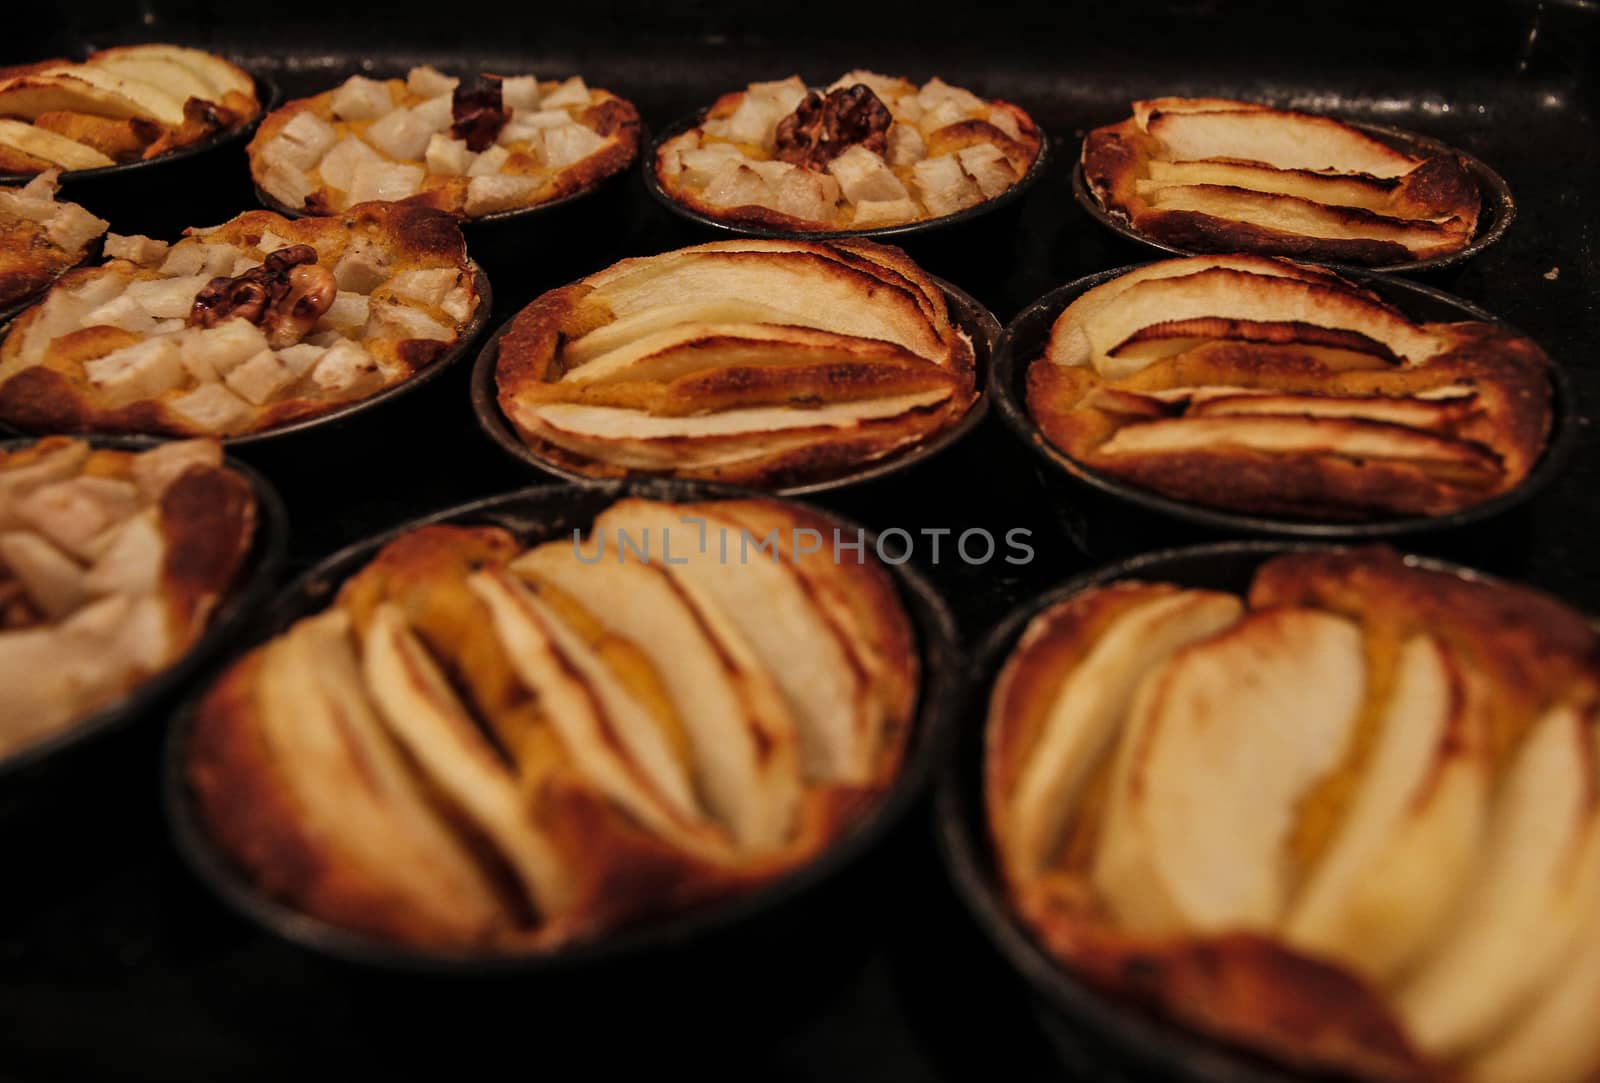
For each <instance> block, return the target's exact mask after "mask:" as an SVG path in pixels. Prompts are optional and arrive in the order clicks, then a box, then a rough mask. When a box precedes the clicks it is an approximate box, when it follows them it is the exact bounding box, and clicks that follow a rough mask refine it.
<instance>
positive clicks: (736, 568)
mask: <svg viewBox="0 0 1600 1083" xmlns="http://www.w3.org/2000/svg"><path fill="white" fill-rule="evenodd" d="M833 529H834V527H833V524H832V523H831V522H830V521H828V520H825V519H821V518H819V517H816V516H813V515H811V514H810V513H808V512H806V511H804V510H802V509H800V508H797V507H794V506H791V505H787V504H782V503H778V502H775V501H766V500H739V501H719V502H714V503H697V504H666V503H657V502H653V501H646V500H638V499H624V500H621V501H619V502H617V503H615V504H613V505H611V507H610V508H608V509H607V510H606V511H604V512H603V513H601V515H600V516H599V517H598V518H597V519H596V520H595V521H594V524H593V527H592V529H591V531H590V532H589V536H588V538H587V539H586V540H584V541H582V542H581V543H580V541H579V540H578V538H577V537H576V536H574V537H572V538H565V537H563V538H561V539H559V540H556V541H551V542H547V543H545V544H543V545H538V546H535V547H534V548H532V549H528V550H523V548H522V546H521V545H519V544H518V542H517V541H516V539H515V538H513V536H512V535H511V534H509V533H507V532H506V531H504V530H502V529H499V528H494V527H461V526H449V525H439V526H429V527H423V528H421V529H419V530H416V531H413V532H411V533H408V534H405V535H402V536H401V537H400V538H398V539H396V540H395V541H392V542H390V543H389V544H388V545H386V546H384V548H383V549H382V550H381V551H380V552H379V553H378V554H377V556H376V557H375V558H374V559H373V560H372V561H371V562H370V563H369V564H367V565H366V566H365V567H364V568H363V569H362V570H361V571H359V572H358V573H357V574H356V575H355V576H353V577H352V578H351V579H349V580H347V581H346V582H345V583H344V585H343V587H342V589H341V590H340V591H339V594H338V596H337V599H336V601H335V603H334V604H333V605H332V606H331V607H330V608H328V609H327V610H325V611H323V612H321V613H319V614H316V615H314V616H310V617H306V618H304V619H302V620H300V621H298V622H296V623H295V624H293V625H292V626H291V627H290V628H288V629H287V630H286V631H285V632H283V633H282V634H280V635H278V636H277V637H275V638H273V639H271V640H269V641H268V642H267V643H266V644H264V645H263V646H261V647H258V648H257V649H255V650H253V651H251V652H250V653H249V654H247V655H245V656H244V658H242V659H241V660H240V661H239V662H238V663H237V664H235V665H234V666H233V667H232V668H231V669H229V670H228V672H227V673H226V674H225V675H224V676H223V677H222V678H221V680H220V681H219V682H218V683H217V684H216V685H215V686H214V687H213V688H212V690H211V691H210V693H209V694H208V695H207V696H206V697H205V699H204V700H203V701H202V703H201V705H200V707H199V710H198V713H197V716H196V721H195V729H194V733H193V736H192V739H191V743H190V746H189V758H188V777H189V781H190V783H191V786H192V790H193V794H194V798H195V800H196V803H197V808H198V811H199V814H200V817H201V820H202V822H203V824H204V825H205V827H206V829H207V830H208V831H209V833H210V835H211V837H212V839H213V840H214V842H215V843H216V844H217V845H218V846H219V847H220V848H221V849H222V850H223V851H224V852H225V853H226V854H227V855H228V856H229V857H230V858H231V859H232V861H233V862H235V863H236V864H237V865H238V866H239V867H240V868H241V869H242V871H243V872H244V873H245V874H246V875H247V876H249V877H250V878H251V879H252V880H253V881H254V882H255V883H256V884H257V885H258V886H259V887H260V888H261V889H262V890H263V891H265V892H267V893H269V894H270V895H272V896H273V897H275V898H278V899H280V900H282V901H284V902H286V903H288V904H289V905H291V906H294V907H297V908H299V909H300V910H302V911H304V912H306V913H308V914H311V915H313V916H315V917H317V918H320V919H322V920H323V921H326V922H331V923H333V924H335V925H339V926H343V927H344V928H346V929H348V930H351V931H354V932H358V933H361V934H364V935H366V936H368V937H372V938H376V939H380V940H387V941H393V942H398V943H402V944H406V945H411V946H415V947H422V948H428V949H433V950H449V951H457V952H485V953H492V952H508V951H518V950H523V951H525V950H546V949H551V948H555V947H557V946H559V945H562V944H564V943H567V942H570V941H572V940H576V939H580V938H584V937H595V936H599V935H602V934H604V933H605V932H607V931H608V930H612V929H615V928H618V927H620V926H623V925H625V924H629V923H634V922H638V921H642V920H644V919H647V918H652V917H661V916H664V915H669V914H673V913H677V912H680V911H683V910H685V909H688V908H691V907H694V906H699V905H704V904H705V903H708V902H711V901H713V900H717V899H723V898H727V897H729V896H731V895H733V894H736V893H739V892H745V891H749V890H752V889H754V888H756V887H758V886H760V885H762V884H764V883H766V882H769V881H771V880H772V879H774V878H776V877H778V876H780V875H782V874H783V873H785V872H786V871H788V870H790V869H793V868H795V867H796V866H798V865H800V864H802V863H804V862H806V861H808V860H810V859H812V858H814V857H815V856H816V855H817V854H819V853H820V852H822V850H824V849H825V848H826V847H827V846H828V845H829V844H830V843H831V841H832V840H833V839H835V838H836V837H838V835H839V834H840V832H842V831H844V830H846V828H847V827H848V825H849V824H851V823H852V822H854V821H855V820H857V819H858V818H860V817H861V816H862V815H864V814H865V813H866V811H867V810H868V809H869V808H870V807H871V804H872V802H873V801H874V800H875V799H876V798H877V797H878V796H879V795H881V794H882V793H883V792H884V790H885V789H886V788H887V787H889V786H890V785H891V783H892V782H893V780H894V778H895V776H896V773H897V771H898V769H899V765H900V762H901V758H902V754H903V751H904V748H905V743H906V740H907V737H908V735H909V732H910V720H911V717H912V709H913V707H914V704H915V700H916V687H917V681H918V678H917V658H916V654H915V651H914V648H913V646H912V639H911V629H910V626H909V624H908V622H907V618H906V615H905V613H904V611H903V610H902V609H901V606H900V602H899V600H898V598H897V596H896V593H895V588H894V586H893V584H892V582H891V581H890V580H889V578H888V576H887V575H886V573H885V572H884V570H883V569H882V568H881V567H879V566H878V565H877V564H876V563H875V562H873V561H872V560H871V558H870V557H867V558H862V557H861V556H860V555H859V554H851V553H849V552H848V551H842V552H843V554H844V555H843V556H841V558H840V559H839V560H837V561H836V560H835V559H834V556H833V553H832V552H831V546H827V545H824V546H823V547H821V548H820V549H819V548H817V547H815V546H813V545H811V544H810V543H809V539H810V537H811V535H810V534H809V533H808V532H809V531H819V532H820V535H821V536H822V537H823V538H825V539H826V538H828V537H830V536H831V533H832V531H833ZM802 539H805V540H802ZM752 545H765V546H766V548H765V549H763V551H762V554H761V555H757V556H754V557H753V558H751V559H742V558H741V557H740V555H739V554H740V553H741V552H746V551H748V547H749V546H752ZM641 546H643V547H644V549H640V548H639V547H641ZM644 550H648V554H649V555H644ZM721 554H726V559H723V557H722V555H721Z"/></svg>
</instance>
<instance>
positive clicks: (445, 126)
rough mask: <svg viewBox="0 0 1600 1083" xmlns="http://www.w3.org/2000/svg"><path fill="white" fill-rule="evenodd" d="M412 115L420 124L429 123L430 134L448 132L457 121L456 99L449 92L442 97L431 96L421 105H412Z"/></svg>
mask: <svg viewBox="0 0 1600 1083" xmlns="http://www.w3.org/2000/svg"><path fill="white" fill-rule="evenodd" d="M411 115H412V117H414V118H415V119H416V120H417V122H418V123H419V124H425V125H427V128H428V132H429V134H430V135H431V134H432V133H434V132H447V131H449V130H450V126H451V125H452V124H454V123H455V101H454V99H453V98H451V96H450V95H448V94H446V95H445V96H444V97H442V98H429V99H428V100H427V101H425V102H423V103H422V104H421V105H414V106H412V107H411Z"/></svg>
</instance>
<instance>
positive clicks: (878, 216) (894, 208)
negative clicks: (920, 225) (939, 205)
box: [850, 199, 922, 229]
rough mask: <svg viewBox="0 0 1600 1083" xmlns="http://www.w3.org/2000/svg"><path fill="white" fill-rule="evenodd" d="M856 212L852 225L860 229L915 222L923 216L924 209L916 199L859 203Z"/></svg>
mask: <svg viewBox="0 0 1600 1083" xmlns="http://www.w3.org/2000/svg"><path fill="white" fill-rule="evenodd" d="M855 210H856V213H855V218H854V219H853V220H852V221H851V223H850V224H851V225H852V226H855V227H856V228H858V229H868V228H871V227H873V226H890V225H895V224H897V223H900V222H914V221H916V220H917V219H918V218H920V217H921V216H922V207H921V206H919V205H918V203H917V201H916V200H914V199H895V200H889V201H888V202H882V203H874V202H872V201H870V200H869V201H867V202H865V203H857V204H856V205H855Z"/></svg>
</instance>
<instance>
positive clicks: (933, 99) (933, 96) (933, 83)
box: [917, 75, 988, 116]
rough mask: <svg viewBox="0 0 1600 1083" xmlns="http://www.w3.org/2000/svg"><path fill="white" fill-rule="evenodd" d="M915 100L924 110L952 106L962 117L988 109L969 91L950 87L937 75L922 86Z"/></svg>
mask: <svg viewBox="0 0 1600 1083" xmlns="http://www.w3.org/2000/svg"><path fill="white" fill-rule="evenodd" d="M917 100H918V101H920V102H921V103H922V107H923V108H924V109H937V108H938V107H939V106H941V105H945V104H949V105H954V106H955V107H956V108H957V109H959V110H960V112H961V114H962V115H963V116H967V115H969V114H972V113H977V112H980V111H982V110H984V109H986V108H988V104H987V103H986V102H985V101H984V100H983V99H982V98H980V97H978V96H977V95H976V94H974V93H972V92H971V91H970V90H963V89H962V88H961V87H958V86H951V85H950V84H949V83H947V82H945V81H944V80H943V79H940V78H939V77H938V76H937V75H936V76H934V77H933V78H932V79H929V80H928V81H927V82H926V83H924V84H922V90H921V92H920V93H918V95H917Z"/></svg>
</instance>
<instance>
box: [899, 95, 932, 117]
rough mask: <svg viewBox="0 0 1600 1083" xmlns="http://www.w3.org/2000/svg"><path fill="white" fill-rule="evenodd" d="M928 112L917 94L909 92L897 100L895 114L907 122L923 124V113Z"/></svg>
mask: <svg viewBox="0 0 1600 1083" xmlns="http://www.w3.org/2000/svg"><path fill="white" fill-rule="evenodd" d="M926 112H927V110H926V109H924V108H922V102H921V101H919V100H918V99H917V96H916V95H915V94H907V95H904V96H903V97H901V98H898V99H896V100H895V103H894V115H895V116H896V117H898V118H899V119H900V120H903V121H905V122H906V123H907V124H921V123H922V114H923V113H926Z"/></svg>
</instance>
